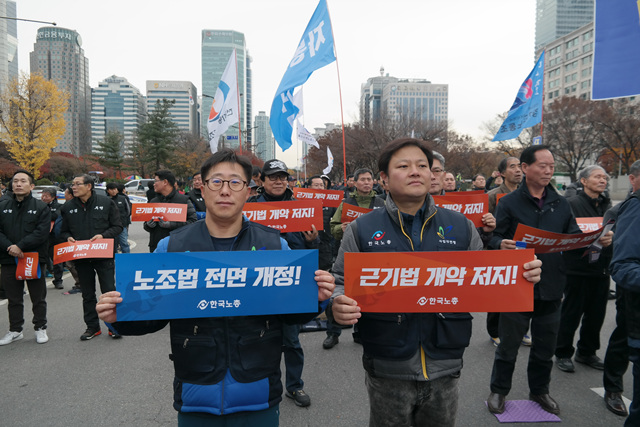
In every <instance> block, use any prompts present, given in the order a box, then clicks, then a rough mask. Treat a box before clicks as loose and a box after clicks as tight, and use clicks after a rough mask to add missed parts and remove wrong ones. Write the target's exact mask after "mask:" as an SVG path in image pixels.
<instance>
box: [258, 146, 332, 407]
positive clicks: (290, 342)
mask: <svg viewBox="0 0 640 427" xmlns="http://www.w3.org/2000/svg"><path fill="white" fill-rule="evenodd" d="M260 178H261V179H262V187H260V188H258V195H257V196H254V197H251V198H249V200H247V202H248V203H249V202H284V201H288V200H295V199H294V198H293V191H292V190H291V189H290V188H288V186H287V182H288V179H289V170H288V168H287V165H285V163H284V162H283V161H281V160H278V159H271V160H267V161H266V162H264V166H263V168H262V175H261V177H260ZM281 235H282V238H284V239H285V240H286V241H287V243H288V244H289V247H290V248H291V249H317V248H318V245H319V243H320V239H319V238H318V230H316V227H315V226H312V230H310V231H304V232H301V231H296V232H293V233H282V234H281ZM283 332H284V333H283V352H284V365H285V369H286V382H285V387H286V393H285V395H286V396H287V397H289V398H291V399H293V400H294V402H295V404H296V405H298V406H303V407H304V406H309V405H310V404H311V399H310V398H309V396H308V395H307V394H306V393H305V392H304V390H303V387H304V381H303V380H302V370H303V368H304V352H303V350H302V346H301V345H300V340H299V339H298V335H299V333H300V325H285V327H284V331H283Z"/></svg>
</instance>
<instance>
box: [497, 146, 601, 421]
mask: <svg viewBox="0 0 640 427" xmlns="http://www.w3.org/2000/svg"><path fill="white" fill-rule="evenodd" d="M520 163H521V167H522V172H523V173H524V175H525V182H524V184H523V185H521V186H520V187H519V188H518V189H517V190H515V191H513V192H511V193H509V194H507V195H506V196H504V197H502V198H501V199H500V203H499V204H498V207H497V209H496V220H497V227H496V229H495V230H494V232H493V238H492V239H491V242H490V243H489V246H490V247H491V248H493V249H516V242H515V241H514V240H512V239H513V236H514V235H515V232H516V228H517V227H518V224H523V225H528V226H531V227H536V228H538V229H541V230H545V231H550V232H555V233H561V234H575V233H580V228H579V227H578V224H577V223H576V219H575V217H574V216H573V213H571V207H570V206H569V202H567V201H566V200H565V199H564V198H563V197H562V196H560V195H559V194H558V193H557V192H556V190H555V189H554V187H553V185H551V184H550V183H551V178H552V177H553V171H554V168H555V160H554V158H553V154H551V151H549V147H547V146H545V145H532V146H530V147H527V148H526V149H525V150H524V151H523V152H522V155H521V156H520ZM607 239H608V243H607V242H606V240H607ZM602 243H603V244H604V245H605V246H606V245H607V244H610V243H611V237H610V236H609V237H608V238H606V239H605V240H603V241H602ZM539 258H540V260H541V261H542V262H543V263H544V268H543V269H542V276H541V280H540V282H539V283H537V284H536V285H535V287H534V308H533V312H520V313H501V314H500V326H499V335H500V344H499V345H498V347H497V348H496V353H495V359H494V364H493V372H492V374H491V394H490V395H489V398H488V399H487V405H488V408H489V411H490V412H492V413H498V414H500V413H502V412H504V402H505V397H506V395H507V394H509V391H510V390H511V383H512V377H513V371H514V368H515V364H516V359H517V356H518V349H519V347H520V343H521V342H522V337H523V336H524V335H525V333H526V332H527V329H528V328H529V323H530V322H531V334H532V346H531V351H530V353H529V365H528V368H527V371H528V380H529V390H530V394H529V399H530V400H533V401H534V402H537V403H538V404H540V406H541V407H542V409H544V410H545V411H547V412H550V413H553V414H558V413H559V412H560V408H559V406H558V403H557V402H556V401H555V400H554V399H553V398H552V397H551V396H550V395H549V383H550V381H551V369H552V368H553V360H552V358H553V353H554V351H555V347H556V340H557V337H558V327H559V325H560V305H561V301H562V295H563V290H564V287H565V283H566V276H565V274H564V262H563V259H562V255H561V254H560V253H545V254H541V255H539Z"/></svg>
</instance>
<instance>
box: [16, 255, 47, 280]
mask: <svg viewBox="0 0 640 427" xmlns="http://www.w3.org/2000/svg"><path fill="white" fill-rule="evenodd" d="M22 254H23V257H22V258H17V257H16V264H17V265H16V280H32V279H39V278H40V274H41V271H40V263H39V262H38V257H39V255H38V252H23V253H22Z"/></svg>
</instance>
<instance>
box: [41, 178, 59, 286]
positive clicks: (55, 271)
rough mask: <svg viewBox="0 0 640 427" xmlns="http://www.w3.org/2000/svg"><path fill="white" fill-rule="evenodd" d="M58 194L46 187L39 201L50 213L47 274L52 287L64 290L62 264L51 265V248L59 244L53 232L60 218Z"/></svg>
mask: <svg viewBox="0 0 640 427" xmlns="http://www.w3.org/2000/svg"><path fill="white" fill-rule="evenodd" d="M57 196H58V192H57V191H56V189H55V188H54V187H47V188H44V189H43V190H42V195H41V196H40V200H42V201H43V202H44V203H46V204H47V206H49V210H50V211H51V224H52V227H51V232H50V233H49V253H48V255H47V259H46V261H47V272H48V273H51V274H52V275H53V286H54V287H55V288H56V289H64V286H62V273H63V272H64V267H63V266H62V263H60V264H54V263H53V247H54V246H55V245H57V244H58V243H60V242H59V241H58V239H57V238H56V233H55V231H54V227H55V224H56V222H59V221H60V220H61V219H62V218H60V208H61V206H60V203H58V199H57ZM58 218H60V219H58Z"/></svg>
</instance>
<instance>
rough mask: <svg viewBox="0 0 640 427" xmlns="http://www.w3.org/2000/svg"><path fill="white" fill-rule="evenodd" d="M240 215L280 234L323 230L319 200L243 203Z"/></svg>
mask: <svg viewBox="0 0 640 427" xmlns="http://www.w3.org/2000/svg"><path fill="white" fill-rule="evenodd" d="M242 214H243V215H244V216H246V217H247V218H248V219H249V221H253V222H257V223H259V224H262V225H266V226H267V227H271V228H275V229H276V230H280V232H281V233H289V232H293V231H311V225H315V226H316V230H318V231H320V230H323V229H324V226H323V224H322V202H321V201H319V200H291V201H286V202H257V203H245V205H244V208H242Z"/></svg>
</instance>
